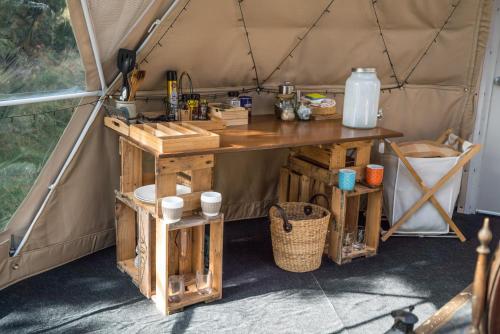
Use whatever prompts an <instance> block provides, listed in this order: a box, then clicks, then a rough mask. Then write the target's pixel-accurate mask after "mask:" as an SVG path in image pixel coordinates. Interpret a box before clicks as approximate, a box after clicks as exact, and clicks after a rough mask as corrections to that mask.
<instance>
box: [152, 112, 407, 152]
mask: <svg viewBox="0 0 500 334" xmlns="http://www.w3.org/2000/svg"><path fill="white" fill-rule="evenodd" d="M213 132H215V133H217V134H219V135H220V147H218V148H212V149H203V150H192V151H185V152H176V153H166V154H161V155H160V156H161V157H175V156H186V155H195V154H214V153H229V152H245V151H256V150H269V149H275V148H288V147H298V146H308V145H320V144H334V143H343V142H352V141H358V140H370V139H382V138H391V137H402V136H403V134H402V133H401V132H397V131H392V130H387V129H383V128H378V127H377V128H374V129H369V130H361V129H351V128H346V127H344V126H342V120H340V119H337V120H323V121H309V122H301V121H293V122H284V121H281V120H279V119H277V118H276V117H275V116H274V115H260V116H254V117H252V119H251V122H250V123H249V124H248V125H240V126H231V127H227V128H225V129H224V130H217V131H213Z"/></svg>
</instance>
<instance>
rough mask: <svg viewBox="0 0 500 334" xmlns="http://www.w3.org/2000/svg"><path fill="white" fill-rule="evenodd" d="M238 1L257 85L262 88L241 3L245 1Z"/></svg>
mask: <svg viewBox="0 0 500 334" xmlns="http://www.w3.org/2000/svg"><path fill="white" fill-rule="evenodd" d="M237 1H238V7H239V9H240V14H241V18H240V21H241V22H242V24H243V29H244V30H245V38H246V40H247V44H248V55H249V56H250V58H251V60H252V64H253V66H252V70H253V71H255V78H254V80H255V82H256V83H257V87H258V88H260V81H259V73H258V72H257V64H256V63H255V57H254V55H253V49H252V43H250V36H249V34H248V29H247V24H246V21H245V16H244V15H243V7H242V6H241V3H242V2H243V0H237Z"/></svg>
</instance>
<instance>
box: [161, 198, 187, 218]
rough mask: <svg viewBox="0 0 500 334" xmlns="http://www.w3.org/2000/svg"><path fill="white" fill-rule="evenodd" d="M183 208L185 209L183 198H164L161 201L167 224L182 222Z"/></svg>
mask: <svg viewBox="0 0 500 334" xmlns="http://www.w3.org/2000/svg"><path fill="white" fill-rule="evenodd" d="M182 208H184V199H182V197H178V196H168V197H165V198H163V199H162V200H161V209H162V212H163V221H164V222H165V223H166V224H172V223H176V222H178V221H179V220H181V218H182V211H183V210H182Z"/></svg>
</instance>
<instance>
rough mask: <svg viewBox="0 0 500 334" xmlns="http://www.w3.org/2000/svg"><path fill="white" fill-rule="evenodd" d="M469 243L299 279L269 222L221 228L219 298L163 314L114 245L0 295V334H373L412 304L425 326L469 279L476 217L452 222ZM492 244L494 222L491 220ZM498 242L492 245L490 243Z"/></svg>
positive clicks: (396, 250) (417, 246)
mask: <svg viewBox="0 0 500 334" xmlns="http://www.w3.org/2000/svg"><path fill="white" fill-rule="evenodd" d="M456 220H457V221H458V224H459V226H460V227H461V228H462V229H463V231H464V232H465V233H466V235H467V236H468V237H472V238H473V239H472V240H469V241H467V242H466V243H460V242H459V241H458V240H457V239H437V238H425V239H423V238H401V237H394V238H391V239H389V240H388V241H387V242H386V243H383V244H381V247H380V253H379V255H377V256H376V257H372V258H369V259H359V260H355V261H353V262H352V263H350V264H347V265H344V266H337V265H335V264H333V263H332V262H331V261H329V260H327V259H324V260H323V265H322V267H321V268H320V269H319V270H317V271H315V272H313V273H305V274H294V273H288V272H285V271H283V270H281V269H279V268H277V267H276V266H275V265H274V262H273V258H272V249H271V243H270V236H269V229H268V223H267V222H265V221H263V220H254V221H245V222H234V223H227V224H226V227H225V237H224V241H225V244H224V291H223V294H224V297H223V299H222V300H220V301H217V302H213V303H210V304H200V305H196V306H193V307H189V308H186V309H185V311H184V312H181V313H177V314H174V315H172V316H169V317H163V316H161V315H160V314H159V313H158V312H157V311H156V309H155V307H154V305H153V303H152V302H151V301H149V300H147V299H145V298H144V297H143V296H142V295H141V294H140V293H139V292H138V290H137V289H136V287H135V286H134V285H133V284H132V283H131V281H130V279H129V278H128V277H127V276H126V275H124V274H122V273H121V272H119V271H118V270H117V269H116V266H115V255H114V248H110V249H106V250H103V251H101V252H98V253H96V254H93V255H90V256H87V257H85V258H83V259H80V260H78V261H75V262H72V263H70V264H67V265H65V266H62V267H60V268H57V269H54V270H52V271H50V272H47V273H44V274H41V275H38V276H36V277H33V278H30V279H27V280H25V281H22V282H20V283H17V284H15V285H13V286H11V287H9V288H7V289H4V290H3V291H1V292H0V332H1V333H27V332H29V333H33V332H34V333H43V332H50V333H54V332H55V333H58V332H59V333H63V332H64V333H68V332H71V333H86V332H102V333H112V332H121V333H123V332H126V333H136V332H143V333H165V332H172V333H215V332H217V333H281V332H286V333H332V332H341V331H346V332H350V333H351V332H353V333H355V332H359V333H361V332H364V333H368V332H369V333H379V332H383V331H385V330H386V329H387V328H389V327H390V325H391V323H392V320H391V319H390V317H389V316H388V313H389V312H390V311H391V310H393V309H396V308H399V307H406V306H409V305H416V309H415V312H416V313H417V315H418V316H419V317H420V320H421V321H423V320H425V318H427V317H428V316H429V315H430V314H432V313H433V312H434V311H435V310H436V309H437V308H439V307H440V306H442V305H443V304H444V303H446V301H448V300H449V299H450V298H451V297H453V296H454V295H455V294H457V293H458V292H459V291H460V290H462V289H463V288H465V287H466V286H467V285H468V284H469V283H470V282H471V280H472V273H473V270H474V263H475V259H476V254H475V247H476V246H477V240H475V238H474V237H475V235H476V234H477V230H478V229H479V226H480V222H481V217H480V216H462V215H459V216H457V217H456ZM492 228H493V230H494V234H495V236H496V237H498V235H500V222H499V221H498V220H497V219H494V220H493V221H492ZM497 243H498V239H496V240H495V241H494V242H492V244H497Z"/></svg>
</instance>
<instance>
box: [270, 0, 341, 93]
mask: <svg viewBox="0 0 500 334" xmlns="http://www.w3.org/2000/svg"><path fill="white" fill-rule="evenodd" d="M334 2H335V0H330V2H329V3H328V5H327V6H326V7H325V8H324V9H323V11H322V12H321V13H320V14H319V16H318V17H317V18H316V19H315V20H314V22H313V23H312V24H311V25H310V26H309V28H307V30H306V32H305V33H304V35H302V36H301V37H298V38H297V41H296V42H295V45H294V46H293V47H292V49H291V50H290V52H288V54H287V55H286V56H285V57H284V58H283V59H282V60H281V61H280V63H279V64H278V66H276V67H275V68H274V70H272V71H271V73H269V75H268V76H267V77H266V78H265V79H264V80H263V81H262V84H265V83H266V82H267V81H268V80H269V79H270V78H271V77H272V76H273V75H274V73H276V72H277V71H279V70H281V66H282V65H283V64H284V63H285V62H286V61H287V60H288V59H290V58H293V53H294V52H295V50H296V49H297V48H298V47H299V46H300V45H301V44H302V42H303V41H304V40H305V39H306V38H307V36H309V33H310V32H311V31H312V30H313V28H315V27H316V26H317V25H318V22H319V21H320V20H321V19H322V18H323V17H324V16H325V15H326V14H328V13H330V7H331V6H332V5H333V3H334Z"/></svg>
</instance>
